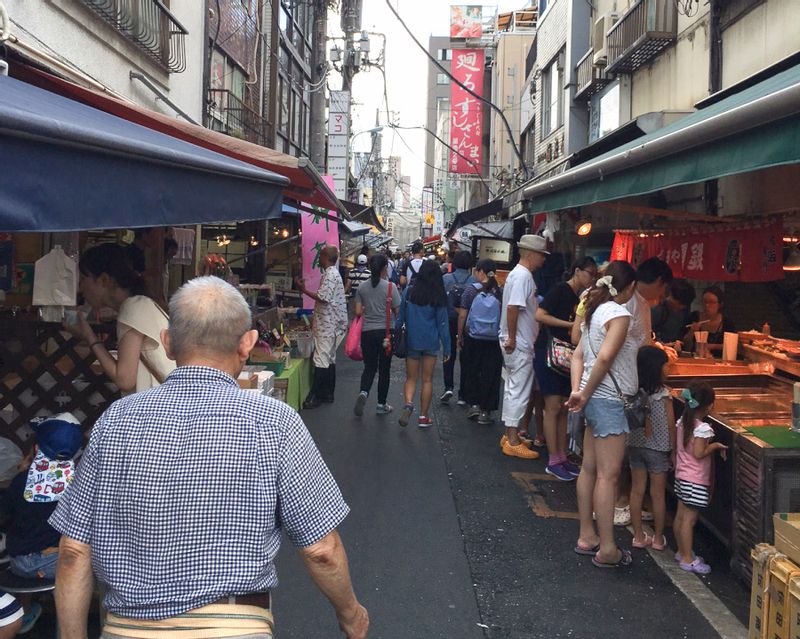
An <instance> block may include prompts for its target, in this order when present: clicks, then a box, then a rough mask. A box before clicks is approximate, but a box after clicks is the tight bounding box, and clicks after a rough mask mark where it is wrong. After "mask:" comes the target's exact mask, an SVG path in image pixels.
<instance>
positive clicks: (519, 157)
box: [386, 0, 530, 178]
mask: <svg viewBox="0 0 800 639" xmlns="http://www.w3.org/2000/svg"><path fill="white" fill-rule="evenodd" d="M386 4H387V6H388V7H389V10H390V11H391V12H392V13H393V14H394V17H395V18H397V21H398V22H399V23H400V24H401V25H402V26H403V29H405V31H406V33H408V35H409V36H410V37H411V39H412V40H413V41H414V44H416V45H417V46H418V47H419V48H420V50H421V51H422V52H423V53H424V54H425V55H426V56H427V57H428V59H429V60H430V61H431V62H433V64H434V65H436V67H437V68H438V69H439V70H440V71H441V72H442V73H444V74H445V75H446V76H447V77H448V78H450V79H451V80H452V81H453V82H455V83H456V84H457V85H458V86H460V87H461V88H462V89H464V90H465V91H466V92H467V93H469V94H470V95H471V96H472V97H474V98H476V99H478V100H480V101H481V102H483V103H484V104H486V105H487V106H488V107H489V108H490V109H493V110H494V111H495V112H496V113H497V114H498V115H499V116H500V119H501V120H503V124H504V125H505V127H506V133H508V140H509V142H511V146H512V148H513V149H514V153H515V154H516V156H517V160H519V165H520V167H521V168H522V171H523V172H524V173H525V177H526V178H528V177H530V175H529V173H528V167H527V166H526V165H525V160H524V159H523V157H522V153H521V152H520V150H519V147H518V146H517V143H516V142H515V141H514V132H513V130H512V129H511V125H510V124H509V122H508V119H507V118H506V115H505V113H503V110H502V109H501V108H500V107H498V106H497V105H495V104H494V102H492V101H491V100H487V99H486V98H484V97H483V96H482V95H478V94H477V93H475V91H473V90H472V89H470V88H469V87H468V86H467V85H465V84H463V83H462V82H460V81H459V80H458V79H456V77H455V76H454V75H453V74H452V73H450V71H448V70H447V69H446V68H444V67H443V66H442V65H441V64H440V63H439V61H438V60H437V59H436V58H435V57H434V56H432V55H431V53H430V51H428V50H427V49H426V48H425V47H424V46H423V45H422V43H421V42H420V41H419V40H417V37H416V36H415V35H414V33H413V32H412V31H411V29H409V28H408V25H407V24H406V23H405V22H404V21H403V18H401V17H400V14H399V13H397V10H396V9H395V8H394V7H393V6H392V3H391V0H386Z"/></svg>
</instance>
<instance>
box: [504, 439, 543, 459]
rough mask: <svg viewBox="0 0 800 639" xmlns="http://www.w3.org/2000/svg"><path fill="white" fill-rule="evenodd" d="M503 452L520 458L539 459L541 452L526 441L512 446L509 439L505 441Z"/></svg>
mask: <svg viewBox="0 0 800 639" xmlns="http://www.w3.org/2000/svg"><path fill="white" fill-rule="evenodd" d="M503 454H504V455H508V456H509V457H519V458H520V459H539V453H537V452H536V451H535V450H531V449H530V448H528V447H527V446H526V445H525V444H524V442H520V443H519V444H517V445H516V446H512V445H511V444H510V443H509V441H508V440H506V441H505V442H503Z"/></svg>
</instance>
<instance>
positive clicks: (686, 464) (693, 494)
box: [672, 382, 727, 575]
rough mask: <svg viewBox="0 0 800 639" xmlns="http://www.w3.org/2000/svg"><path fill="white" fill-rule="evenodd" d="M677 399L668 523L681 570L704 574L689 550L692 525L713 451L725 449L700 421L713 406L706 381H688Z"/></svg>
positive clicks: (706, 496) (705, 493)
mask: <svg viewBox="0 0 800 639" xmlns="http://www.w3.org/2000/svg"><path fill="white" fill-rule="evenodd" d="M681 398H682V399H683V401H684V402H686V404H685V407H684V409H683V414H682V415H681V418H680V419H679V420H678V423H677V425H676V426H677V430H678V433H677V446H676V451H677V454H676V456H675V496H676V497H677V498H678V512H677V514H676V515H675V521H674V522H673V524H672V529H673V531H674V532H675V538H676V539H677V541H678V553H677V554H676V555H675V559H676V560H677V561H678V564H679V565H680V567H681V569H683V570H686V571H687V572H694V573H697V574H699V575H707V574H708V573H710V572H711V566H709V565H708V564H707V563H705V562H704V561H703V558H702V557H699V556H697V555H695V554H694V551H693V550H692V540H693V535H694V525H695V524H696V523H697V516H698V514H699V512H700V509H701V508H706V507H707V506H708V504H709V503H710V500H711V485H712V471H713V464H712V459H713V456H714V453H715V452H716V451H718V450H719V451H725V450H726V449H727V446H725V445H724V444H720V443H719V442H714V443H711V439H712V438H713V437H714V429H713V428H712V427H711V426H710V425H709V424H707V423H706V422H705V421H704V420H705V419H706V417H708V414H709V413H710V412H711V410H712V409H713V408H714V389H713V388H711V386H709V385H708V383H707V382H690V383H689V384H688V385H687V387H686V388H685V389H684V390H683V392H682V393H681ZM723 455H724V452H723Z"/></svg>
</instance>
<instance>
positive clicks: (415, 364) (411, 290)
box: [396, 260, 450, 428]
mask: <svg viewBox="0 0 800 639" xmlns="http://www.w3.org/2000/svg"><path fill="white" fill-rule="evenodd" d="M403 326H405V331H406V334H405V337H406V381H405V387H404V399H405V405H404V406H403V410H402V411H401V413H400V418H399V420H398V421H399V422H400V425H401V426H407V425H408V422H409V420H410V419H411V413H413V412H414V395H416V392H417V382H418V381H419V378H420V377H422V390H421V391H420V398H419V403H420V415H419V418H418V419H417V426H419V427H420V428H430V427H431V426H432V425H433V421H432V420H431V418H430V416H429V415H428V409H429V408H430V406H431V397H432V396H433V370H434V368H436V357H437V356H438V354H439V352H440V350H441V351H442V353H443V357H442V359H444V361H447V359H448V358H449V357H450V325H449V322H448V319H447V295H446V294H445V292H444V282H443V281H442V271H441V269H440V268H439V266H438V264H437V263H435V262H432V261H431V260H423V262H422V265H421V266H420V267H419V274H418V275H417V278H416V280H415V281H414V284H413V286H410V287H408V288H406V290H405V291H403V299H402V302H401V304H400V313H399V317H398V318H397V322H396V328H397V329H398V330H402V327H403Z"/></svg>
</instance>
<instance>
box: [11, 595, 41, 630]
mask: <svg viewBox="0 0 800 639" xmlns="http://www.w3.org/2000/svg"><path fill="white" fill-rule="evenodd" d="M41 616H42V606H41V604H38V603H36V602H35V601H34V602H33V603H32V604H31V605H30V607H29V608H28V612H26V613H25V614H24V615H22V626H20V629H19V630H18V631H17V634H18V635H24V634H25V633H26V632H30V631H31V630H32V629H33V627H34V626H35V625H36V622H37V621H39V617H41Z"/></svg>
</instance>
